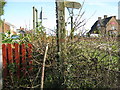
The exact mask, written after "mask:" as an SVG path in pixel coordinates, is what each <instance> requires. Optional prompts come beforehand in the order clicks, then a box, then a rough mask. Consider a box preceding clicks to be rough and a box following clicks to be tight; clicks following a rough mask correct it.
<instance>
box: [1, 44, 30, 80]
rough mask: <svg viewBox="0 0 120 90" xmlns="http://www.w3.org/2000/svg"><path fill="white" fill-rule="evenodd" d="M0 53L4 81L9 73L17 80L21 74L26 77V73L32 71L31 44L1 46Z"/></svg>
mask: <svg viewBox="0 0 120 90" xmlns="http://www.w3.org/2000/svg"><path fill="white" fill-rule="evenodd" d="M2 53H3V78H4V79H5V78H6V77H7V76H10V75H11V73H12V74H15V75H17V77H18V78H19V77H20V76H21V74H22V75H26V73H27V71H30V70H32V45H31V44H27V45H26V44H21V45H19V44H17V43H15V44H2ZM11 68H12V70H11ZM13 68H14V70H13Z"/></svg>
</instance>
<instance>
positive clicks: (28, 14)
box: [2, 0, 119, 29]
mask: <svg viewBox="0 0 120 90" xmlns="http://www.w3.org/2000/svg"><path fill="white" fill-rule="evenodd" d="M6 1H7V4H6V6H5V14H4V16H2V19H3V18H4V19H5V20H6V21H7V22H9V23H11V24H13V25H15V26H16V27H17V28H19V27H20V26H22V27H24V28H26V27H27V28H29V27H30V28H32V7H33V6H35V7H36V8H37V9H38V11H39V12H40V11H41V7H42V8H43V17H44V18H47V20H43V25H44V26H45V27H48V28H50V29H54V28H55V25H56V24H55V22H56V21H55V20H56V16H55V3H54V2H55V0H6ZM69 1H77V2H79V3H82V2H83V0H69ZM118 1H119V0H85V4H84V7H83V11H85V15H84V17H83V18H85V19H86V21H87V20H88V22H87V25H86V26H85V28H86V29H90V28H91V26H92V25H93V24H94V22H95V21H96V20H97V18H98V17H102V18H103V16H104V15H108V17H109V16H118ZM75 13H77V10H75ZM66 18H68V11H67V10H66ZM89 18H90V19H89Z"/></svg>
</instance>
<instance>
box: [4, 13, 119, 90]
mask: <svg viewBox="0 0 120 90" xmlns="http://www.w3.org/2000/svg"><path fill="white" fill-rule="evenodd" d="M83 14H84V13H83ZM83 14H82V15H81V16H83ZM81 16H80V17H79V18H81ZM77 21H79V20H78V19H77ZM83 22H84V20H83V21H82V23H83ZM83 25H84V23H83V24H82V26H83ZM80 27H81V23H79V22H78V23H77V24H76V28H74V29H75V30H77V29H78V28H80ZM4 40H10V39H9V37H6V36H5V37H4ZM65 40H66V47H65V48H64V50H63V51H62V52H63V53H64V52H65V55H64V56H62V59H63V58H64V61H63V63H62V64H61V62H58V54H59V53H58V52H57V48H56V47H57V43H56V42H57V38H56V37H55V36H48V37H47V35H46V33H45V28H44V27H43V26H42V25H41V24H40V26H39V28H38V29H37V30H36V33H35V34H26V35H25V36H24V37H22V38H20V43H31V44H32V45H33V53H32V54H33V55H32V61H33V67H34V68H33V70H32V72H29V70H28V71H26V76H24V75H22V77H21V78H19V79H17V78H16V76H15V75H14V73H15V72H16V71H15V70H16V69H15V67H14V64H12V65H10V66H9V67H8V68H9V69H10V70H11V72H12V74H13V75H10V76H9V77H8V78H7V79H6V80H5V81H4V89H8V88H9V89H16V88H17V89H26V88H27V89H28V88H29V89H30V88H32V89H36V88H40V85H41V73H42V65H43V59H44V54H45V49H46V45H48V53H47V56H46V62H45V64H46V65H45V76H44V78H45V80H44V88H64V89H67V88H79V89H83V88H103V89H104V88H108V89H109V88H110V89H111V88H120V79H119V76H120V71H119V67H120V64H119V59H120V58H119V54H118V52H119V51H118V42H117V37H111V36H106V37H102V36H101V37H96V38H90V37H89V38H88V37H75V38H73V40H69V37H66V38H65ZM61 42H62V40H61ZM18 43H19V42H18ZM61 67H62V68H61ZM11 82H12V83H11Z"/></svg>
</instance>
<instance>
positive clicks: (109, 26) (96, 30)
mask: <svg viewBox="0 0 120 90" xmlns="http://www.w3.org/2000/svg"><path fill="white" fill-rule="evenodd" d="M119 22H120V21H119V20H117V19H116V16H110V17H107V15H104V18H103V19H102V18H101V17H98V20H97V21H96V22H95V23H94V24H93V26H92V27H91V30H90V31H89V34H100V35H102V36H106V35H115V36H116V35H117V34H118V31H119Z"/></svg>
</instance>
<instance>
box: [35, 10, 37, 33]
mask: <svg viewBox="0 0 120 90" xmlns="http://www.w3.org/2000/svg"><path fill="white" fill-rule="evenodd" d="M35 11H36V30H38V10H37V9H35ZM36 30H35V33H36Z"/></svg>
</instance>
